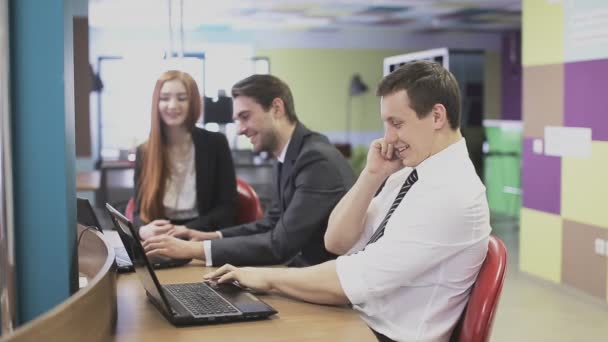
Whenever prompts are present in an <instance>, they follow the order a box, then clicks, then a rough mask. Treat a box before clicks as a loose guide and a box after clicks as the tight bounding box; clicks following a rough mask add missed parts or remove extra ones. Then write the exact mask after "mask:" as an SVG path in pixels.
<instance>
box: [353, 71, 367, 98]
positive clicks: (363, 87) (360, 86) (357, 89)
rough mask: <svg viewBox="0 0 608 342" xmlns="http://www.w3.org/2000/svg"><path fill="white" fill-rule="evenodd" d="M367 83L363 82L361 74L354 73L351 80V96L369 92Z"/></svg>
mask: <svg viewBox="0 0 608 342" xmlns="http://www.w3.org/2000/svg"><path fill="white" fill-rule="evenodd" d="M367 89H368V87H367V84H365V83H363V81H362V80H361V76H360V75H359V74H354V75H353V77H352V78H351V80H350V89H349V94H350V96H357V95H361V94H363V93H365V92H367Z"/></svg>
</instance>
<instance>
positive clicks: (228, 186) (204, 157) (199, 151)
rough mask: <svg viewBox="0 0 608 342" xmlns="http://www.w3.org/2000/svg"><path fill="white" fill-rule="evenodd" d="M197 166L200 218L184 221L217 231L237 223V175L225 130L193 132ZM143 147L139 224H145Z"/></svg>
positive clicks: (137, 171)
mask: <svg viewBox="0 0 608 342" xmlns="http://www.w3.org/2000/svg"><path fill="white" fill-rule="evenodd" d="M192 143H193V144H194V157H195V164H194V165H195V169H196V201H197V207H198V213H199V217H198V218H196V219H194V220H192V221H189V222H185V223H184V222H180V224H185V225H186V226H187V227H188V228H192V229H196V230H207V231H211V230H216V229H218V228H221V227H227V226H231V225H233V224H235V223H236V213H237V192H236V176H235V173H234V164H233V163H232V155H231V154H230V148H229V147H228V141H227V140H226V137H225V136H224V135H223V134H222V133H215V132H209V131H206V130H204V129H200V128H195V129H194V130H193V131H192ZM142 153H143V151H142V146H139V147H138V148H137V154H136V159H135V177H134V178H135V179H134V184H135V210H134V214H133V216H134V221H135V225H136V227H139V226H140V225H142V223H143V222H141V219H140V217H139V209H140V208H139V198H137V194H138V189H139V175H140V174H141V168H142V158H141V157H142Z"/></svg>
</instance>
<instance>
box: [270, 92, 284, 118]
mask: <svg viewBox="0 0 608 342" xmlns="http://www.w3.org/2000/svg"><path fill="white" fill-rule="evenodd" d="M270 110H271V111H272V115H273V116H274V118H275V119H278V118H280V117H283V116H285V103H284V102H283V100H282V99H281V98H279V97H276V98H275V99H274V100H272V103H271V105H270Z"/></svg>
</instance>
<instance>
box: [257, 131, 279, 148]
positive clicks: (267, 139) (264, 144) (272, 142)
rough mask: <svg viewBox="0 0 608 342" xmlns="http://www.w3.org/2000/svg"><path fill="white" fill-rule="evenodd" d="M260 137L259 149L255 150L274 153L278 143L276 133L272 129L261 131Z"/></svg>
mask: <svg viewBox="0 0 608 342" xmlns="http://www.w3.org/2000/svg"><path fill="white" fill-rule="evenodd" d="M261 138H262V139H260V140H261V141H260V150H259V151H256V152H262V151H265V152H268V153H274V151H275V150H276V148H277V145H278V144H279V138H278V134H277V132H276V131H275V130H274V129H270V130H268V132H266V133H263V134H262V136H261Z"/></svg>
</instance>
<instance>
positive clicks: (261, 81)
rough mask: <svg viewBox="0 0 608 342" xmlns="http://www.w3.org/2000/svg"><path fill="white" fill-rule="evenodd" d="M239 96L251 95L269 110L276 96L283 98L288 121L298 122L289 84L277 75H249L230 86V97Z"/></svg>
mask: <svg viewBox="0 0 608 342" xmlns="http://www.w3.org/2000/svg"><path fill="white" fill-rule="evenodd" d="M239 96H247V97H251V98H252V99H253V100H254V101H255V102H257V103H259V104H260V106H262V108H264V110H265V111H268V110H270V106H271V105H272V101H273V100H274V99H276V98H280V99H281V100H283V103H284V104H285V114H286V115H287V119H289V122H291V123H296V122H298V117H297V116H296V111H295V107H294V103H293V96H292V95H291V90H289V86H288V85H287V84H286V83H285V82H283V81H281V80H280V79H279V78H278V77H275V76H272V75H251V76H249V77H247V78H245V79H243V80H240V81H239V82H237V83H236V84H235V85H234V86H232V98H237V97H239Z"/></svg>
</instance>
